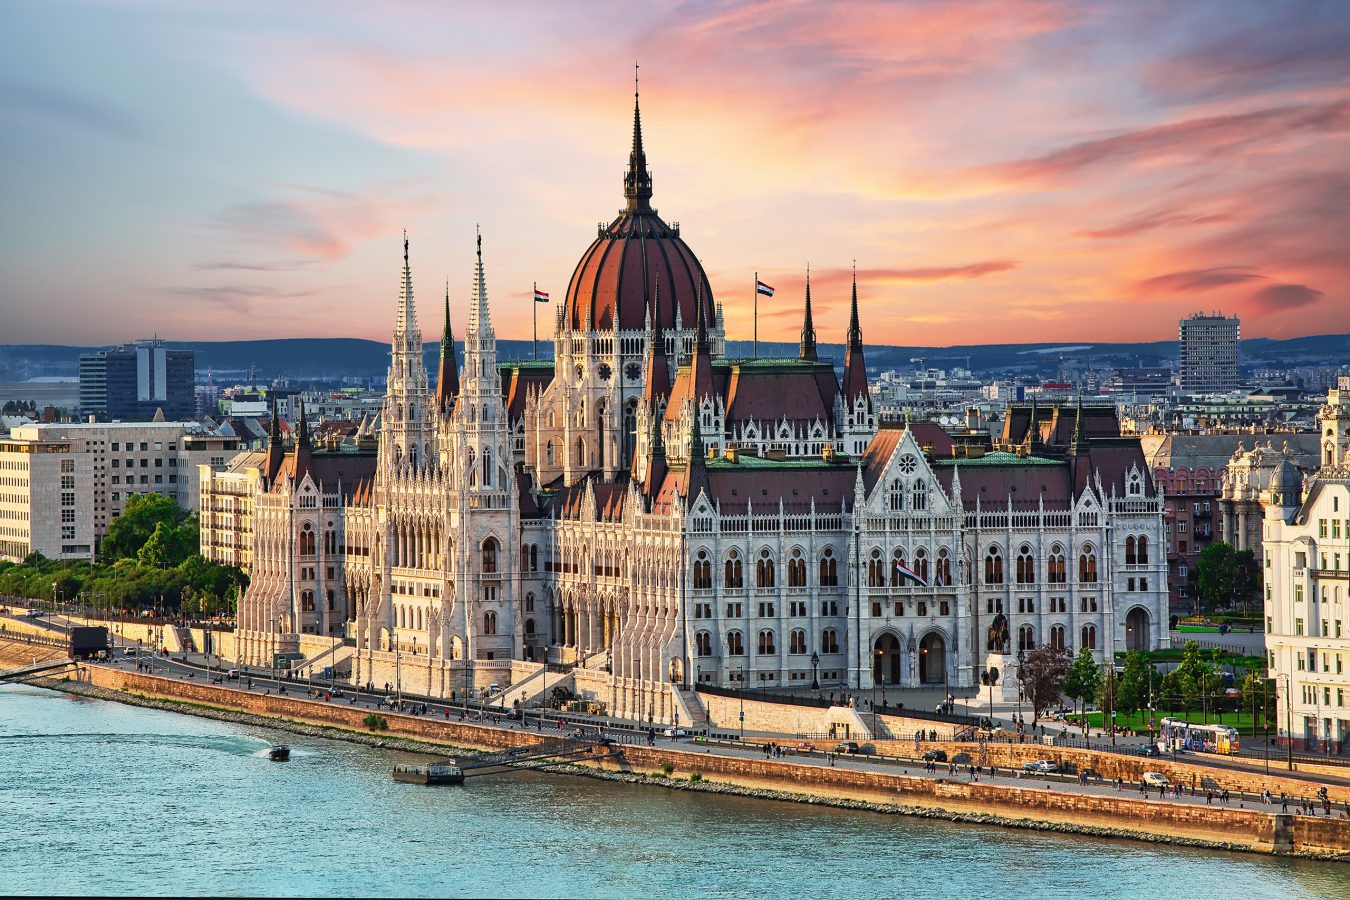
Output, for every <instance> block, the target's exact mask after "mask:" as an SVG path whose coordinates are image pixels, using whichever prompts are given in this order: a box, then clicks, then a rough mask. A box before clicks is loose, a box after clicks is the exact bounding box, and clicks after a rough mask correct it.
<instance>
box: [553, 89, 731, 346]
mask: <svg viewBox="0 0 1350 900" xmlns="http://www.w3.org/2000/svg"><path fill="white" fill-rule="evenodd" d="M651 196H652V179H651V175H650V174H648V172H647V157H646V154H645V153H644V152H643V149H642V118H641V113H640V111H639V109H638V107H637V104H636V102H634V105H633V149H632V152H631V153H630V154H629V157H628V172H627V173H626V174H625V175H624V197H625V198H626V199H627V201H628V203H627V208H625V209H624V210H623V212H621V213H620V214H619V217H618V218H617V219H615V220H614V221H613V222H611V223H610V224H609V225H608V226H607V227H605V228H603V229H602V230H601V231H600V234H599V235H598V236H597V237H596V239H595V242H594V243H592V244H591V246H590V247H589V248H588V249H587V250H586V252H585V253H584V254H583V255H582V257H581V262H579V263H577V268H576V271H575V272H573V273H572V280H571V282H570V283H569V284H568V286H567V324H568V326H569V327H571V328H575V329H586V330H592V331H609V330H611V329H635V330H636V329H641V328H643V327H644V326H645V323H646V320H647V306H648V304H649V303H650V302H651V301H652V299H653V297H654V295H655V292H656V291H657V290H658V286H659V289H660V292H661V303H660V310H661V325H662V327H663V328H674V327H675V309H676V305H677V304H678V306H679V310H680V320H681V323H682V324H683V326H684V328H686V329H692V328H693V327H694V322H695V318H696V316H697V315H698V312H697V305H696V304H697V303H698V298H699V295H700V293H701V294H702V297H703V303H704V315H705V316H707V321H708V322H709V323H710V324H711V323H714V322H716V321H717V318H716V305H715V304H714V302H713V295H712V288H711V286H710V285H709V284H708V276H707V274H706V273H705V272H704V271H703V265H702V264H701V263H700V262H699V261H698V257H696V256H695V255H694V251H692V250H690V249H689V245H688V244H686V243H685V242H684V241H683V240H681V239H680V231H679V228H677V227H671V226H670V225H667V224H666V223H665V222H664V221H662V220H661V217H660V216H659V215H657V214H656V210H654V209H652V207H651Z"/></svg>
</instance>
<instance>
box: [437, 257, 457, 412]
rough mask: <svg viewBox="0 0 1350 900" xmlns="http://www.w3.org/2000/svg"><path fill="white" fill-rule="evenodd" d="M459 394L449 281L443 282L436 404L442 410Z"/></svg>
mask: <svg viewBox="0 0 1350 900" xmlns="http://www.w3.org/2000/svg"><path fill="white" fill-rule="evenodd" d="M458 393H459V364H458V363H456V361H455V333H454V332H453V331H451V330H450V279H448V278H447V279H446V280H445V329H444V330H443V331H442V332H441V367H440V371H439V372H438V373H437V375H436V402H437V403H439V404H440V405H441V408H442V409H444V408H446V407H448V406H449V405H450V404H451V403H453V402H454V400H455V395H456V394H458Z"/></svg>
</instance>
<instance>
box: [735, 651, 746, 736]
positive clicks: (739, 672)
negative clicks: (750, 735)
mask: <svg viewBox="0 0 1350 900" xmlns="http://www.w3.org/2000/svg"><path fill="white" fill-rule="evenodd" d="M736 680H737V681H738V682H739V683H740V688H739V689H738V690H737V691H736V693H737V695H738V696H739V697H740V701H741V714H740V722H741V740H742V741H744V740H745V666H737V667H736Z"/></svg>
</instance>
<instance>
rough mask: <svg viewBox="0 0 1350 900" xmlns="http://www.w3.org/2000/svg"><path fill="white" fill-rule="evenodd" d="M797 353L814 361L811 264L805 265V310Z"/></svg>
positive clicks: (814, 333) (814, 328)
mask: <svg viewBox="0 0 1350 900" xmlns="http://www.w3.org/2000/svg"><path fill="white" fill-rule="evenodd" d="M798 355H799V356H800V357H801V358H802V359H809V360H811V361H812V362H815V361H816V360H817V359H818V357H817V356H816V325H815V322H813V321H811V266H810V264H808V265H807V266H806V312H805V314H804V315H803V316H802V344H801V350H800V351H799V353H798Z"/></svg>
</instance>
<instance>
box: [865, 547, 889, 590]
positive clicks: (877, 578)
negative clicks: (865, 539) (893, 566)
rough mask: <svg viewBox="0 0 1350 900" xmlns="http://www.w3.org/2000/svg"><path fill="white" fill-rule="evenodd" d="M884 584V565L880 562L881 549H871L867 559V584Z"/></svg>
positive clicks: (880, 585) (877, 585) (873, 585)
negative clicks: (869, 556) (870, 554)
mask: <svg viewBox="0 0 1350 900" xmlns="http://www.w3.org/2000/svg"><path fill="white" fill-rule="evenodd" d="M885 584H886V567H885V566H884V565H882V562H881V550H880V549H878V548H873V549H872V556H871V558H870V559H868V560H867V586H868V587H883V586H884V585H885Z"/></svg>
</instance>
